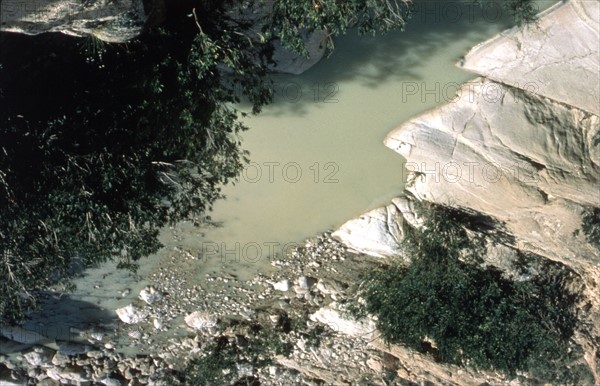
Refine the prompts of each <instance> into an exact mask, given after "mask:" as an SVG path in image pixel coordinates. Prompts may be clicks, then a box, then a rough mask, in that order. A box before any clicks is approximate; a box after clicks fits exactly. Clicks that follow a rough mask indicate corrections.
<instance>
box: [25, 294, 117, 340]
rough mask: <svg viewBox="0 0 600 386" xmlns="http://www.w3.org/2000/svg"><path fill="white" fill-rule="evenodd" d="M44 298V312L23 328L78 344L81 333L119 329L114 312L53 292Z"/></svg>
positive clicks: (34, 315)
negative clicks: (89, 330)
mask: <svg viewBox="0 0 600 386" xmlns="http://www.w3.org/2000/svg"><path fill="white" fill-rule="evenodd" d="M40 297H41V298H42V299H44V301H43V302H42V304H41V307H40V309H39V310H38V311H37V312H35V313H32V314H31V315H29V317H28V318H27V320H26V321H25V323H24V324H23V326H22V327H23V328H24V329H26V330H29V331H34V332H37V333H38V334H41V335H43V336H45V337H47V338H49V339H54V340H67V341H78V340H82V338H81V337H80V335H79V331H82V330H86V329H89V328H98V329H111V328H114V327H115V326H116V323H117V316H116V314H115V313H114V311H110V310H107V309H105V308H102V307H100V306H98V305H96V304H93V303H91V302H88V301H83V300H79V299H76V298H75V297H72V296H70V295H67V294H65V295H62V296H60V295H58V294H57V293H55V292H50V291H44V292H43V293H42V294H41V296H40Z"/></svg>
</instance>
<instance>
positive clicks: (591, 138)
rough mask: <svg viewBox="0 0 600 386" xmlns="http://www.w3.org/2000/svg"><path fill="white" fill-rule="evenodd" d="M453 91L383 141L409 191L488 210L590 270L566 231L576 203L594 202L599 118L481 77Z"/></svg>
mask: <svg viewBox="0 0 600 386" xmlns="http://www.w3.org/2000/svg"><path fill="white" fill-rule="evenodd" d="M492 89H493V90H497V92H498V94H496V92H494V94H492V95H493V96H491V95H490V94H485V92H486V91H489V90H492ZM461 92H462V95H461V97H460V99H458V100H457V101H456V102H454V103H452V104H448V105H445V106H442V107H440V108H438V109H436V110H434V111H433V112H430V113H428V114H425V115H423V116H421V117H418V118H415V119H413V120H411V121H409V122H408V123H406V124H404V125H403V126H401V127H399V128H398V129H395V130H394V131H392V132H391V133H390V134H389V135H388V137H387V138H386V140H385V144H386V145H387V146H388V147H390V148H392V149H394V150H396V151H398V152H399V153H400V154H402V155H403V156H404V157H405V158H406V160H407V162H406V168H407V171H408V172H409V177H408V180H409V181H410V184H409V185H408V186H407V189H408V190H409V191H410V192H412V193H413V194H414V195H415V196H416V197H418V198H419V199H423V200H426V201H432V202H437V203H441V204H445V205H450V206H455V207H464V208H470V209H474V210H476V211H479V212H482V213H486V214H488V215H491V216H492V217H494V218H496V219H497V220H499V221H500V222H502V223H505V224H506V227H507V229H508V230H509V231H510V232H511V233H512V234H514V235H516V236H518V237H517V239H518V240H520V241H521V242H522V243H523V244H524V248H523V249H531V250H532V251H534V252H537V253H542V254H543V255H548V256H550V257H552V258H555V259H557V260H561V261H564V259H571V260H572V261H581V257H586V260H587V261H588V263H591V264H594V265H595V266H597V265H598V263H599V262H600V257H599V256H598V254H597V252H595V251H594V250H593V249H592V247H591V246H590V245H586V244H585V243H583V245H582V243H581V240H580V239H579V238H577V237H575V236H574V235H573V234H574V232H575V231H576V230H577V229H578V228H579V227H580V226H581V223H580V222H581V220H580V216H581V205H591V206H600V192H599V190H598V186H600V147H599V146H598V143H595V141H599V140H600V119H599V117H598V116H597V115H594V114H590V113H588V112H585V111H582V110H579V109H577V108H574V107H570V106H565V105H563V104H561V103H558V102H555V101H552V100H550V99H548V98H544V97H540V96H536V95H531V94H528V93H525V92H523V91H522V90H518V89H513V88H510V87H508V86H504V85H502V84H499V83H495V82H492V81H489V80H485V79H477V80H475V81H473V82H470V83H468V84H466V85H465V86H464V87H463V88H462V89H461ZM496 95H498V96H496Z"/></svg>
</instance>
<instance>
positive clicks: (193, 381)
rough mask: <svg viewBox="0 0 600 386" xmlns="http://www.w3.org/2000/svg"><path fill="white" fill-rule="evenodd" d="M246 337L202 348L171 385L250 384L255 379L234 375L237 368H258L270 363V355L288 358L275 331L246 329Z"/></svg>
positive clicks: (225, 339)
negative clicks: (239, 365)
mask: <svg viewBox="0 0 600 386" xmlns="http://www.w3.org/2000/svg"><path fill="white" fill-rule="evenodd" d="M250 327H251V328H250V329H249V331H248V334H247V335H246V336H244V337H241V336H238V337H237V339H233V338H228V337H227V336H219V337H217V338H214V339H211V340H209V341H208V342H207V343H206V344H205V345H204V346H203V347H202V354H201V355H200V356H199V357H197V358H194V359H192V360H191V361H190V362H188V363H187V364H186V366H185V368H183V369H182V370H181V371H180V374H179V376H178V377H176V378H175V379H173V380H172V384H177V385H189V386H208V385H215V386H217V385H218V386H221V385H229V384H232V383H233V382H235V384H236V385H246V384H249V385H253V384H255V382H256V378H255V377H253V376H248V375H245V376H244V377H240V375H239V374H237V365H238V364H246V365H250V366H252V368H260V367H264V366H267V365H269V364H270V363H272V360H273V356H274V355H289V354H290V353H291V350H292V346H291V344H289V343H287V342H286V341H285V340H284V335H283V331H282V330H281V329H279V328H270V327H266V328H261V327H260V326H258V325H253V326H250Z"/></svg>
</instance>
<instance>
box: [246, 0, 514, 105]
mask: <svg viewBox="0 0 600 386" xmlns="http://www.w3.org/2000/svg"><path fill="white" fill-rule="evenodd" d="M496 4H499V3H496ZM500 16H502V17H500ZM513 25H515V22H514V20H513V18H512V17H510V15H508V12H507V11H506V10H504V9H502V13H501V14H500V15H496V14H493V13H491V11H490V10H489V8H485V7H483V6H478V5H474V4H465V1H431V0H422V1H415V13H413V14H412V15H411V17H410V18H409V19H408V20H407V23H406V29H405V31H392V32H389V33H387V34H385V35H383V36H375V37H374V36H370V35H369V36H359V35H358V33H357V31H356V30H350V31H349V32H348V33H347V34H346V35H344V36H341V37H338V38H337V39H336V40H335V51H334V52H333V53H332V54H331V55H330V56H329V57H328V58H323V59H322V60H321V62H319V63H318V64H316V65H315V66H314V67H312V68H311V69H309V70H308V71H306V72H305V73H303V74H302V75H300V76H287V75H274V76H272V80H273V81H274V83H275V84H274V86H273V89H274V91H275V99H274V101H275V104H274V106H271V107H270V109H269V114H273V115H275V116H284V115H287V114H296V115H304V114H307V113H308V110H307V105H309V104H310V105H314V104H317V105H319V106H320V107H324V106H326V105H327V103H315V102H324V101H323V100H322V99H324V98H327V97H331V98H334V97H335V94H334V93H333V92H332V91H333V88H331V87H335V86H339V85H340V84H342V83H345V82H350V81H353V82H358V83H360V84H362V85H365V86H367V87H370V88H377V87H378V86H380V85H382V84H384V83H387V82H398V81H402V80H404V81H414V82H422V81H425V80H426V79H423V77H422V76H421V75H420V74H419V71H416V69H417V68H419V67H421V66H423V64H424V63H429V62H431V61H433V60H435V56H436V55H437V54H438V52H439V51H440V50H443V49H444V48H445V47H446V46H447V45H448V44H450V43H452V42H455V41H456V40H460V39H463V38H464V37H465V36H467V35H469V34H471V35H473V40H475V41H484V40H486V39H489V38H491V37H492V36H493V35H494V33H496V32H497V30H498V29H499V30H503V29H505V28H510V27H511V26H513ZM496 26H500V27H499V28H498V27H496ZM470 48H471V44H469V43H467V44H466V45H465V53H466V51H467V50H468V49H470ZM460 59H461V58H460V57H458V56H457V57H456V58H455V62H458V61H459V60H460ZM453 65H454V64H453V63H449V66H453ZM319 86H320V87H321V89H318V90H317V89H316V88H315V87H319ZM327 87H329V88H328V89H327ZM323 88H325V89H323ZM298 90H301V92H302V94H303V97H302V98H297V94H298ZM342 91H343V90H342ZM316 92H318V93H319V94H318V96H319V100H315V95H316V94H315V93H316ZM278 102H279V103H278ZM246 107H247V106H244V108H246Z"/></svg>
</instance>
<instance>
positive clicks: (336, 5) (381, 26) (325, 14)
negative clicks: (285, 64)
mask: <svg viewBox="0 0 600 386" xmlns="http://www.w3.org/2000/svg"><path fill="white" fill-rule="evenodd" d="M409 13H410V1H403V0H369V1H367V0H362V1H360V0H359V1H337V0H318V1H314V0H275V1H274V2H273V12H272V13H270V14H269V15H268V16H267V17H268V20H267V23H266V24H265V28H264V30H263V32H264V33H265V36H267V37H274V38H278V39H280V40H281V42H282V43H283V45H284V46H286V47H290V48H291V49H293V50H294V51H296V52H298V53H302V54H305V55H306V54H307V52H306V49H305V47H304V44H303V41H302V37H303V34H304V33H305V32H306V31H314V30H323V31H325V32H326V33H327V35H328V36H329V38H328V40H327V42H324V43H326V44H327V46H328V48H330V49H333V39H332V37H333V36H337V35H340V34H344V33H345V32H346V31H347V30H348V29H349V28H357V29H358V32H359V33H360V34H367V33H372V34H375V33H377V32H387V31H390V30H392V29H403V28H404V25H405V23H406V19H407V18H408V15H409Z"/></svg>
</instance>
